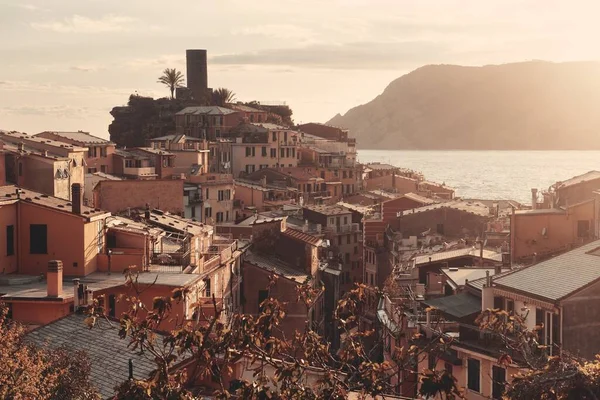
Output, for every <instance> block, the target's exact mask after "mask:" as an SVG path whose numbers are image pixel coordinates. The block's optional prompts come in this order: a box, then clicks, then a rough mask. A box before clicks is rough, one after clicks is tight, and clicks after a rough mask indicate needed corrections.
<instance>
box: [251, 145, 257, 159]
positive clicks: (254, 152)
mask: <svg viewBox="0 0 600 400" xmlns="http://www.w3.org/2000/svg"><path fill="white" fill-rule="evenodd" d="M254 156H256V147H254V146H253V147H252V157H254Z"/></svg>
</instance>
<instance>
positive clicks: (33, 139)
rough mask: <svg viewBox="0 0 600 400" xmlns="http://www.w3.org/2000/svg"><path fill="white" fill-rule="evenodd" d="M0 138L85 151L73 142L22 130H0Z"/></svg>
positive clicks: (14, 141) (13, 141)
mask: <svg viewBox="0 0 600 400" xmlns="http://www.w3.org/2000/svg"><path fill="white" fill-rule="evenodd" d="M0 139H1V140H6V141H8V142H12V143H19V142H26V143H27V142H29V143H30V144H31V145H35V144H40V145H46V146H52V147H56V148H62V149H65V150H68V151H85V147H79V146H74V145H72V144H68V143H63V142H59V141H57V140H52V139H46V138H41V137H37V136H30V135H27V134H26V133H22V132H8V131H0Z"/></svg>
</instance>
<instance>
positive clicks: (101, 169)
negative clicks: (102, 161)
mask: <svg viewBox="0 0 600 400" xmlns="http://www.w3.org/2000/svg"><path fill="white" fill-rule="evenodd" d="M100 171H101V172H104V173H107V172H108V167H107V166H106V165H101V166H100Z"/></svg>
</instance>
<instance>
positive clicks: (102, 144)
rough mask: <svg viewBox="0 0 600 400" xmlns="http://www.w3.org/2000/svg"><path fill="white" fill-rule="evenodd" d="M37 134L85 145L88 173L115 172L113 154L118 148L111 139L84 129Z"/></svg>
mask: <svg viewBox="0 0 600 400" xmlns="http://www.w3.org/2000/svg"><path fill="white" fill-rule="evenodd" d="M35 136H36V137H40V138H44V139H51V140H54V141H57V142H62V143H67V144H72V145H74V146H78V147H85V148H87V149H88V150H87V153H86V154H85V157H84V161H85V168H86V169H85V171H86V172H87V173H94V172H103V173H106V174H112V173H113V154H114V152H115V149H116V144H115V143H113V142H111V141H109V140H106V139H102V138H99V137H97V136H94V135H91V134H90V133H89V132H84V131H77V132H60V131H44V132H41V133H38V134H37V135H35Z"/></svg>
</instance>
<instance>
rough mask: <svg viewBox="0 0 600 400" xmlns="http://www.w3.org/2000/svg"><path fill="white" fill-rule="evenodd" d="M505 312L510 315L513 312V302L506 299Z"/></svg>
mask: <svg viewBox="0 0 600 400" xmlns="http://www.w3.org/2000/svg"><path fill="white" fill-rule="evenodd" d="M506 311H508V313H509V314H512V313H513V312H514V311H515V302H514V300H512V299H506Z"/></svg>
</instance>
